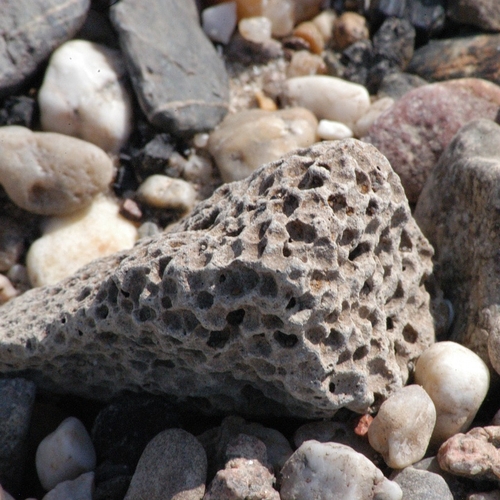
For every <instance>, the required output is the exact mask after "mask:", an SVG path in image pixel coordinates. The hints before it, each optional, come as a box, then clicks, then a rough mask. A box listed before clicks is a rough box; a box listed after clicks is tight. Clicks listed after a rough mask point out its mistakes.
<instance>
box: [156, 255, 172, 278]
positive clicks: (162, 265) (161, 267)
mask: <svg viewBox="0 0 500 500" xmlns="http://www.w3.org/2000/svg"><path fill="white" fill-rule="evenodd" d="M171 260H172V257H170V256H167V257H162V258H161V259H160V260H159V261H158V276H159V277H160V278H163V274H164V273H165V269H166V268H167V266H168V265H169V264H170V261H171Z"/></svg>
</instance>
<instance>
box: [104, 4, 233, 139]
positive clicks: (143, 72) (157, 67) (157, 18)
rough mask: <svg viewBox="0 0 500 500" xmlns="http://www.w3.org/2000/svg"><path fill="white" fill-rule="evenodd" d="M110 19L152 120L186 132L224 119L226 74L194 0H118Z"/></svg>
mask: <svg viewBox="0 0 500 500" xmlns="http://www.w3.org/2000/svg"><path fill="white" fill-rule="evenodd" d="M111 20H112V22H113V24H114V26H115V28H116V29H117V31H118V34H119V38H120V45H121V48H122V51H123V53H124V56H125V60H126V63H127V66H128V70H129V74H130V77H131V79H132V84H133V86H134V89H135V92H136V94H137V97H138V99H139V103H140V105H141V108H142V109H143V111H144V113H145V114H146V116H147V117H148V120H149V121H150V122H151V123H152V124H153V125H155V126H157V127H159V128H161V129H162V130H165V131H167V132H172V133H173V134H176V135H189V134H194V133H196V132H200V131H206V130H210V129H212V128H214V127H215V125H217V124H218V123H219V121H220V120H222V118H223V117H224V115H225V114H226V113H227V110H228V99H229V84H228V77H227V73H226V70H225V67H224V64H223V62H222V59H221V58H220V57H219V56H218V55H217V52H216V51H215V49H214V47H213V45H212V43H211V42H210V41H209V40H208V38H206V36H205V34H204V33H203V31H202V30H201V27H200V24H199V21H198V16H197V10H196V5H195V2H194V1H193V0H153V1H150V2H143V1H141V0H122V1H121V2H119V3H118V4H116V5H114V6H113V7H112V9H111ZM187 48H190V50H186V49H187Z"/></svg>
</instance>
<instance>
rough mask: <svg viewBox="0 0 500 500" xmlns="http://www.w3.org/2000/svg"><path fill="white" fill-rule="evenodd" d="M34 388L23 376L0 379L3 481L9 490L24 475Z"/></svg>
mask: <svg viewBox="0 0 500 500" xmlns="http://www.w3.org/2000/svg"><path fill="white" fill-rule="evenodd" d="M35 390H36V387H35V384H34V383H33V382H29V381H28V380H24V379H22V378H14V379H5V380H0V421H1V422H2V425H1V426H0V484H1V485H2V486H4V487H5V488H6V489H7V490H8V491H9V490H10V491H14V490H15V489H17V488H18V487H19V485H20V482H21V479H22V475H23V470H24V463H25V459H26V444H27V442H26V440H27V438H28V430H29V425H30V421H31V413H32V410H33V403H34V402H35ZM0 491H1V490H0ZM0 498H1V494H0Z"/></svg>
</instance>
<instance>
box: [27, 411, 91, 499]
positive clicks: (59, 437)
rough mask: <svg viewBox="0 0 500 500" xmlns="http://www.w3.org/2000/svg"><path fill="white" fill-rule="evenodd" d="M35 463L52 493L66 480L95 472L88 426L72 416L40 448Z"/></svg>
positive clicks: (45, 487) (39, 476)
mask: <svg viewBox="0 0 500 500" xmlns="http://www.w3.org/2000/svg"><path fill="white" fill-rule="evenodd" d="M35 460H36V471H37V473H38V478H39V479H40V483H41V484H42V486H43V487H44V489H45V490H47V491H50V490H52V489H53V488H55V487H56V486H57V485H58V484H59V483H62V482H63V481H68V480H72V479H76V478H77V477H78V476H80V475H81V474H84V473H85V472H90V471H92V470H93V469H94V468H95V465H96V454H95V450H94V445H93V444H92V441H91V439H90V436H89V434H88V432H87V430H86V429H85V426H84V425H83V424H82V423H81V422H80V420H78V419H77V418H75V417H69V418H67V419H65V420H63V421H62V422H61V424H60V425H59V427H58V428H57V429H56V430H55V431H54V432H52V433H51V434H49V435H48V436H46V437H45V438H44V439H43V440H42V442H41V443H40V444H39V445H38V448H37V450H36V458H35Z"/></svg>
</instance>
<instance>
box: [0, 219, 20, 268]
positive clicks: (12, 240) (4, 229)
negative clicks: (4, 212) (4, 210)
mask: <svg viewBox="0 0 500 500" xmlns="http://www.w3.org/2000/svg"><path fill="white" fill-rule="evenodd" d="M25 237H26V234H25V228H24V227H22V225H21V223H20V222H18V221H16V220H15V219H13V218H11V217H7V216H5V217H4V216H0V271H2V272H5V271H8V270H9V269H10V268H11V267H12V266H13V265H15V264H16V263H17V262H18V261H19V259H20V258H21V255H22V253H23V251H24V246H25V245H24V239H25Z"/></svg>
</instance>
